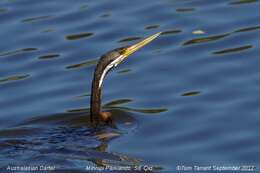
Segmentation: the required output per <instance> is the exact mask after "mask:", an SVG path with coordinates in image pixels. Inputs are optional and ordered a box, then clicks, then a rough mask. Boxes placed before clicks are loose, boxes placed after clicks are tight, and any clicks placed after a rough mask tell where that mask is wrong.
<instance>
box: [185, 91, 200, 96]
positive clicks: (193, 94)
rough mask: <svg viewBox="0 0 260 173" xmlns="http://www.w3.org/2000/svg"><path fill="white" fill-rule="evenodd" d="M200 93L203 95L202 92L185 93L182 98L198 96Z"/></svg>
mask: <svg viewBox="0 0 260 173" xmlns="http://www.w3.org/2000/svg"><path fill="white" fill-rule="evenodd" d="M200 93H201V92H200V91H190V92H186V93H183V94H182V95H181V96H196V95H199V94H200Z"/></svg>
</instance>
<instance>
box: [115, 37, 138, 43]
mask: <svg viewBox="0 0 260 173" xmlns="http://www.w3.org/2000/svg"><path fill="white" fill-rule="evenodd" d="M142 38H143V37H128V38H124V39H122V40H119V41H118V42H120V43H122V42H129V41H135V40H140V39H142Z"/></svg>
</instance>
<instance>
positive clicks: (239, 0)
mask: <svg viewBox="0 0 260 173" xmlns="http://www.w3.org/2000/svg"><path fill="white" fill-rule="evenodd" d="M257 1H258V0H237V1H234V2H230V4H231V5H240V4H248V3H255V2H257Z"/></svg>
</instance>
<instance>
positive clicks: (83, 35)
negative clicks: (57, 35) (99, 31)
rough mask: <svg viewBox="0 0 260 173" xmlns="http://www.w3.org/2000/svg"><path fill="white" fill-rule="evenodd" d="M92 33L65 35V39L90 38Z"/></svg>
mask: <svg viewBox="0 0 260 173" xmlns="http://www.w3.org/2000/svg"><path fill="white" fill-rule="evenodd" d="M93 34H94V33H91V32H82V33H79V34H71V35H67V36H66V37H65V38H66V39H67V40H78V39H82V38H87V37H90V36H92V35H93Z"/></svg>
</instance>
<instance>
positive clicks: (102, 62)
mask: <svg viewBox="0 0 260 173" xmlns="http://www.w3.org/2000/svg"><path fill="white" fill-rule="evenodd" d="M159 35H160V33H157V34H154V35H152V36H150V37H148V38H146V39H144V40H143V41H141V42H139V43H137V44H134V45H132V46H128V47H122V48H117V49H114V50H112V51H109V52H108V53H106V54H104V55H102V56H101V58H100V59H99V61H98V64H97V66H96V68H95V72H94V77H93V80H92V88H91V100H90V118H91V122H92V123H93V124H94V125H96V126H97V125H99V124H100V123H101V122H105V123H108V122H112V115H111V113H110V112H102V110H101V96H102V85H103V82H104V79H105V76H106V75H107V73H108V72H109V71H110V70H111V69H113V68H114V67H116V66H117V65H118V64H120V63H121V62H122V61H123V60H124V59H126V58H127V57H128V56H129V55H131V54H132V53H134V52H135V51H137V50H138V49H140V48H141V47H143V46H144V45H146V44H148V43H149V42H151V41H152V40H154V39H155V38H156V37H158V36H159Z"/></svg>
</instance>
